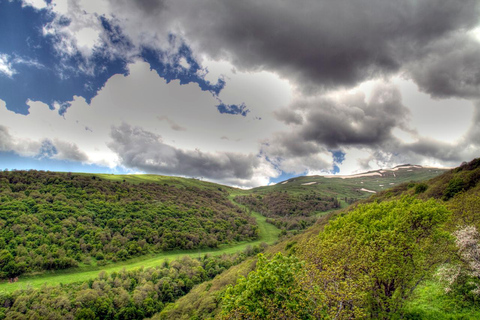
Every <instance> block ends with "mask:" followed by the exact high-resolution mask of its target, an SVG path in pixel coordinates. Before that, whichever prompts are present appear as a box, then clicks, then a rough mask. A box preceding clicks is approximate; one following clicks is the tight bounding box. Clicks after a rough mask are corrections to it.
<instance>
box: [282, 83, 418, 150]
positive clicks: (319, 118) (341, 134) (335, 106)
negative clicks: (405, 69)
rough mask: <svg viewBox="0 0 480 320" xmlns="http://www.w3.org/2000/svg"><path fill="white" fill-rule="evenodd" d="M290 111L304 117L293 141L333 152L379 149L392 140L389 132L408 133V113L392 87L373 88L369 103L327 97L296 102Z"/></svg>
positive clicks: (361, 97) (359, 98) (354, 96)
mask: <svg viewBox="0 0 480 320" xmlns="http://www.w3.org/2000/svg"><path fill="white" fill-rule="evenodd" d="M292 108H293V109H294V110H295V109H299V110H302V111H303V112H304V113H305V116H304V123H303V125H302V126H300V127H299V128H298V129H297V130H296V131H295V133H294V134H295V135H296V138H297V140H299V141H310V142H314V143H316V144H319V145H324V146H327V147H329V148H333V149H337V148H339V147H340V146H349V145H363V146H369V145H371V146H374V145H379V144H381V143H383V142H384V141H387V140H390V139H392V130H393V128H395V127H401V128H404V129H407V130H408V128H407V120H408V116H409V110H408V109H407V108H406V107H405V106H403V105H402V101H401V95H400V92H399V91H398V89H397V88H395V87H394V86H392V85H382V86H378V87H376V88H375V89H374V90H373V93H372V96H371V97H370V100H369V101H366V100H365V95H364V94H363V93H362V92H359V93H355V94H345V95H343V96H342V97H341V98H339V99H333V98H331V97H328V96H320V97H315V98H307V99H300V100H299V101H296V102H295V103H294V104H293V106H292ZM287 121H289V120H288V119H287ZM287 139H288V140H291V139H292V138H291V136H289V137H288V138H287Z"/></svg>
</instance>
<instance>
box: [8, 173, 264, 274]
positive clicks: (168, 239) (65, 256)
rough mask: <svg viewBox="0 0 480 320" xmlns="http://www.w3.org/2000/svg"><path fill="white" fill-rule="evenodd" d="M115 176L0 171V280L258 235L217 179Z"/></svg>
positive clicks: (236, 240) (253, 225)
mask: <svg viewBox="0 0 480 320" xmlns="http://www.w3.org/2000/svg"><path fill="white" fill-rule="evenodd" d="M115 178H117V179H121V180H120V181H109V180H104V179H101V178H99V177H98V176H96V175H84V174H81V175H80V174H69V173H53V172H38V171H28V172H26V171H12V172H0V226H1V229H0V250H1V251H0V255H1V262H0V264H1V266H0V267H1V268H0V269H1V271H0V278H13V277H16V276H18V275H21V274H24V273H32V272H37V271H43V270H58V269H66V268H71V267H77V266H79V265H82V264H83V265H85V264H91V263H93V262H96V264H107V263H109V262H116V261H121V260H126V259H129V258H131V257H135V256H141V255H145V254H148V253H155V252H156V253H158V252H163V251H169V250H174V249H177V250H178V249H183V250H185V249H200V248H216V247H218V246H219V245H221V244H226V243H232V242H238V241H244V240H253V239H256V238H257V237H258V228H257V226H256V224H255V219H254V218H252V217H250V216H249V215H247V214H246V213H244V211H243V210H242V209H240V208H238V207H236V206H235V205H233V204H232V203H231V202H230V201H229V199H228V193H227V192H226V191H225V190H224V189H223V188H222V187H220V186H218V185H216V188H212V185H213V184H208V187H207V188H204V187H203V185H205V184H204V183H202V184H201V185H200V184H199V183H198V182H195V184H192V183H191V181H189V180H187V179H183V180H182V179H161V180H159V179H157V180H155V179H151V178H149V179H148V180H147V181H151V180H153V181H155V182H150V183H144V182H143V183H138V184H132V183H130V182H126V181H125V180H127V177H115ZM131 179H135V178H130V180H131ZM179 180H180V183H179V182H178V181H179ZM124 181H125V182H124ZM140 181H145V179H142V180H140ZM140 181H137V182H140ZM172 181H173V182H175V183H174V184H171V182H172ZM159 182H162V183H159ZM169 182H170V183H169ZM182 182H183V183H182ZM225 189H227V188H225Z"/></svg>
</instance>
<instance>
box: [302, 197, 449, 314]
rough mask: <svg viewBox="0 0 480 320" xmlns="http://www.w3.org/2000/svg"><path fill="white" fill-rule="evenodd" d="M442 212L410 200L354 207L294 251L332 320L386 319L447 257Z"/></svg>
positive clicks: (398, 310) (441, 208) (432, 205)
mask: <svg viewBox="0 0 480 320" xmlns="http://www.w3.org/2000/svg"><path fill="white" fill-rule="evenodd" d="M448 216H449V212H448V211H447V209H446V208H445V207H444V206H443V205H441V204H439V203H437V202H435V201H434V200H430V201H427V202H423V201H421V200H417V199H414V198H411V197H404V198H402V199H401V200H399V201H390V202H383V203H373V204H368V205H362V206H358V207H357V208H356V209H355V210H353V211H351V212H350V213H348V214H347V215H345V216H343V217H340V218H338V219H337V220H334V221H332V222H330V224H329V225H328V226H326V227H325V230H324V232H322V233H321V234H320V235H319V237H317V238H314V239H311V240H310V241H309V242H308V243H307V244H305V245H304V246H303V247H301V248H300V251H299V253H300V254H301V257H302V258H304V259H306V260H307V268H308V270H309V273H308V274H309V277H310V278H311V281H313V282H315V283H317V284H318V285H319V286H320V288H321V290H322V291H323V292H324V293H325V296H326V302H327V304H328V308H329V314H330V315H331V316H332V317H336V318H338V317H340V318H350V317H372V318H391V317H392V316H393V315H395V314H397V315H399V314H401V312H402V311H401V310H402V307H403V303H404V301H405V299H407V298H408V297H409V296H410V295H411V294H412V292H413V291H414V289H415V288H416V287H417V286H418V284H419V283H421V281H422V280H423V279H425V277H427V276H428V275H430V274H432V273H433V271H434V270H435V269H436V268H437V267H438V266H439V265H440V264H441V263H443V262H445V261H446V259H448V253H449V252H450V251H449V245H451V243H452V239H451V238H450V236H449V234H448V233H447V232H444V231H442V230H441V226H442V224H443V223H444V222H445V221H446V219H447V218H448Z"/></svg>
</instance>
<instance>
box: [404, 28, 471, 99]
mask: <svg viewBox="0 0 480 320" xmlns="http://www.w3.org/2000/svg"><path fill="white" fill-rule="evenodd" d="M424 51H426V53H425V54H424V55H422V57H421V58H420V59H419V60H416V61H414V62H412V63H410V64H409V66H408V69H409V71H410V73H411V75H412V77H413V79H414V80H415V81H416V82H417V83H418V84H419V86H420V88H422V89H423V90H424V91H426V92H428V93H429V94H431V95H432V96H435V97H439V98H445V97H452V96H456V97H461V98H480V44H479V41H478V40H475V39H473V38H472V37H471V36H469V35H468V34H464V33H460V34H454V35H451V36H450V37H447V38H445V39H441V40H439V41H437V42H435V43H432V44H430V45H429V46H428V47H427V48H425V49H424Z"/></svg>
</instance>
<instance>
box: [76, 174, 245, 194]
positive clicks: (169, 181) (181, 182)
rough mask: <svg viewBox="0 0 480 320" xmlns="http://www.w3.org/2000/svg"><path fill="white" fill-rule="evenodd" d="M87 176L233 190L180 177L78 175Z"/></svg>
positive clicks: (132, 181) (137, 182)
mask: <svg viewBox="0 0 480 320" xmlns="http://www.w3.org/2000/svg"><path fill="white" fill-rule="evenodd" d="M78 174H82V175H88V176H97V177H99V178H101V179H104V180H110V181H118V182H123V181H125V182H129V183H132V184H139V183H160V184H169V185H174V186H177V187H184V188H186V187H197V188H201V189H209V190H216V191H219V190H220V189H222V190H223V191H233V190H236V189H235V188H232V187H229V186H224V185H220V184H217V183H213V182H208V181H203V180H199V179H194V178H182V177H173V176H160V175H156V174H107V173H78Z"/></svg>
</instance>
